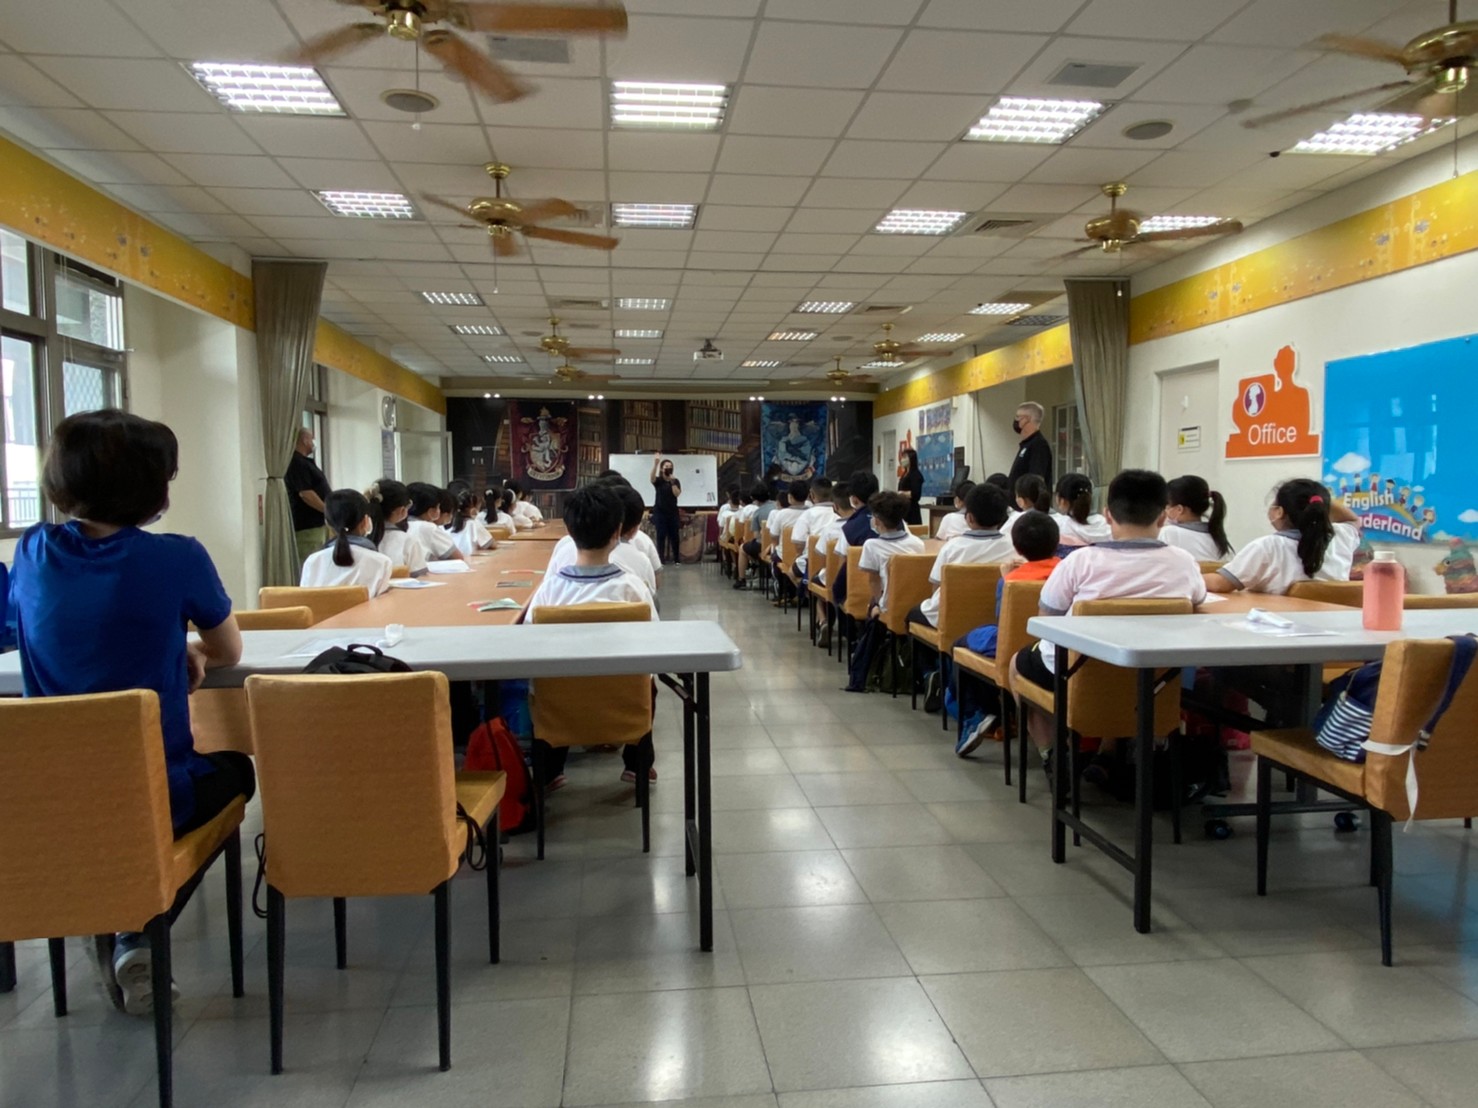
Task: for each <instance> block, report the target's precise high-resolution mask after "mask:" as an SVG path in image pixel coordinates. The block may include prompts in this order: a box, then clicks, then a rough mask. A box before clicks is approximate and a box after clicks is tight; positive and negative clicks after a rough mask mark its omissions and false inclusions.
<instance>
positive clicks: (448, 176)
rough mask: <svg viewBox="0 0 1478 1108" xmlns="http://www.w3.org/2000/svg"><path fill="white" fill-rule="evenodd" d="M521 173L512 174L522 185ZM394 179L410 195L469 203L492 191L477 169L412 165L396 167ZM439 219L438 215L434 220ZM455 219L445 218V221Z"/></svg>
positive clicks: (471, 166) (475, 166)
mask: <svg viewBox="0 0 1478 1108" xmlns="http://www.w3.org/2000/svg"><path fill="white" fill-rule="evenodd" d="M524 172H526V171H522V172H521V171H518V170H515V173H517V175H518V179H519V180H520V181H522V179H523V175H524ZM395 175H396V176H397V177H399V178H400V180H401V183H402V184H404V185H405V187H406V188H407V189H409V190H410V191H412V192H431V193H436V194H438V195H440V196H448V197H451V198H453V199H458V198H460V199H462V200H464V201H465V200H470V199H472V197H474V196H484V195H486V194H487V193H490V192H491V191H492V188H491V186H492V181H490V180H489V179H488V175H487V174H486V173H484V172H483V169H482V166H480V165H412V164H409V163H407V164H403V165H400V166H397V167H396V172H395ZM435 218H436V219H438V220H439V219H441V216H440V215H437V216H435ZM455 218H456V217H455V216H452V215H450V214H448V215H447V219H448V220H454V219H455Z"/></svg>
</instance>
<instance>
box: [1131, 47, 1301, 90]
mask: <svg viewBox="0 0 1478 1108" xmlns="http://www.w3.org/2000/svg"><path fill="white" fill-rule="evenodd" d="M1309 61H1310V58H1309V56H1308V55H1307V54H1304V53H1301V52H1300V51H1297V50H1274V49H1268V48H1265V47H1256V46H1192V47H1191V48H1190V49H1189V50H1187V51H1186V52H1185V53H1184V54H1182V55H1181V56H1180V58H1179V59H1178V60H1176V61H1175V63H1174V64H1172V65H1170V66H1167V67H1166V68H1165V70H1164V72H1162V73H1161V74H1160V75H1159V76H1158V77H1156V78H1155V79H1154V80H1152V81H1150V82H1148V83H1147V84H1145V85H1144V86H1143V87H1142V88H1140V90H1139V94H1140V96H1141V97H1143V98H1145V99H1152V100H1169V101H1174V102H1180V103H1187V104H1226V103H1229V102H1231V101H1233V100H1239V99H1243V98H1247V99H1256V97H1257V96H1258V95H1259V94H1260V93H1262V92H1263V91H1264V90H1265V89H1268V88H1271V87H1272V86H1273V85H1276V84H1277V83H1278V82H1279V81H1281V80H1283V79H1284V78H1285V77H1287V76H1289V74H1291V73H1293V72H1294V71H1295V70H1296V69H1298V68H1299V67H1301V66H1303V65H1307V64H1308V62H1309Z"/></svg>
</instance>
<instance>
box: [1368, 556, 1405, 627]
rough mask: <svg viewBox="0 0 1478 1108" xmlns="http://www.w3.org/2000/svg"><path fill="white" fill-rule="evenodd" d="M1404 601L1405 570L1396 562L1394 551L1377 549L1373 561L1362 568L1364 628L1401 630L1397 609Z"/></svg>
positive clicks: (1399, 608)
mask: <svg viewBox="0 0 1478 1108" xmlns="http://www.w3.org/2000/svg"><path fill="white" fill-rule="evenodd" d="M1405 600H1406V571H1405V570H1404V569H1402V568H1401V563H1400V562H1398V561H1396V552H1395V551H1394V550H1377V551H1376V552H1375V561H1373V562H1371V563H1370V564H1369V565H1367V566H1366V567H1365V600H1364V603H1363V604H1362V608H1363V610H1364V616H1365V630H1367V631H1399V630H1401V610H1402V606H1403V604H1404V603H1405Z"/></svg>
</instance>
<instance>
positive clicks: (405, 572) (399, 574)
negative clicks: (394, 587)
mask: <svg viewBox="0 0 1478 1108" xmlns="http://www.w3.org/2000/svg"><path fill="white" fill-rule="evenodd" d="M410 575H411V567H410V566H391V567H390V580H392V581H399V580H401V579H402V578H405V577H409V576H410Z"/></svg>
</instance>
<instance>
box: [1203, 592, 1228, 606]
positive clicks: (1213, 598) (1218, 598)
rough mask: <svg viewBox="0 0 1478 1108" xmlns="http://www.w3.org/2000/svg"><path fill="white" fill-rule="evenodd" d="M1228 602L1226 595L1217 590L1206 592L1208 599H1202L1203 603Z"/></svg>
mask: <svg viewBox="0 0 1478 1108" xmlns="http://www.w3.org/2000/svg"><path fill="white" fill-rule="evenodd" d="M1226 602H1227V598H1226V597H1224V596H1222V595H1221V594H1220V593H1215V592H1208V593H1207V594H1206V599H1205V600H1203V601H1201V603H1202V604H1225V603H1226Z"/></svg>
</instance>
